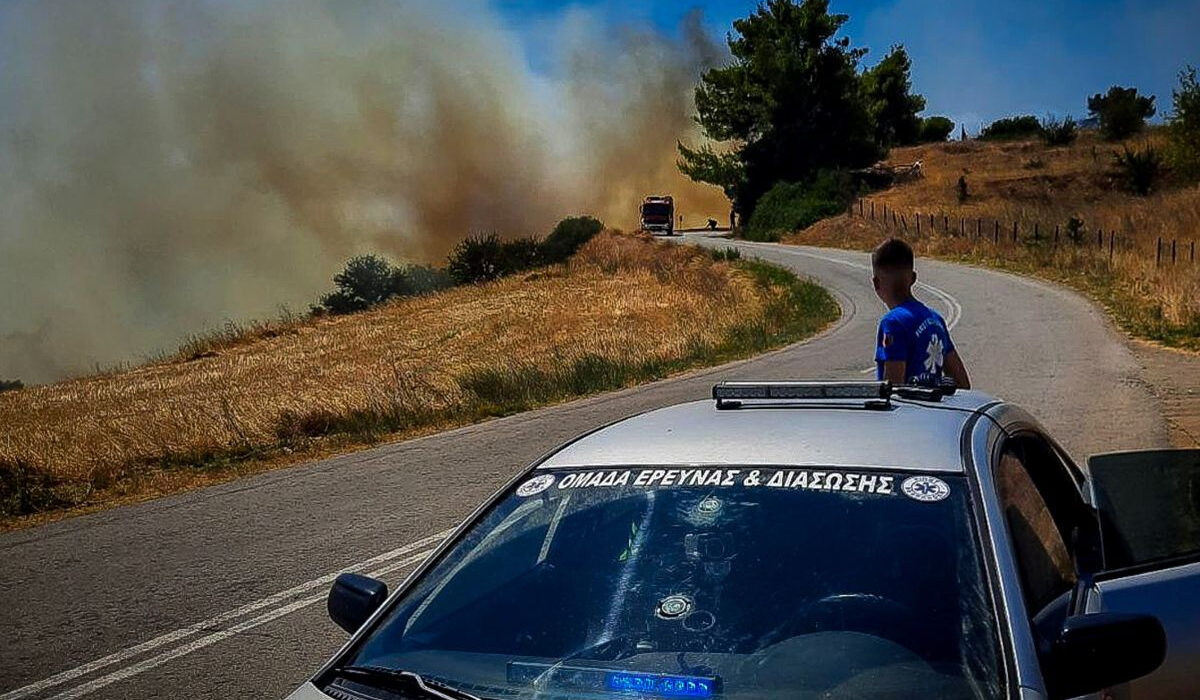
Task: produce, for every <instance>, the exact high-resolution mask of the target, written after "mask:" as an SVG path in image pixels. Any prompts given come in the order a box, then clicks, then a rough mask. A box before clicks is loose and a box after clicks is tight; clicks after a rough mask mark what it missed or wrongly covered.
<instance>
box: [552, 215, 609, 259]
mask: <svg viewBox="0 0 1200 700" xmlns="http://www.w3.org/2000/svg"><path fill="white" fill-rule="evenodd" d="M603 229H604V224H603V223H601V222H600V221H599V220H597V219H593V218H592V217H590V216H572V217H569V218H566V219H563V220H562V221H560V222H558V225H556V226H555V227H554V230H553V231H551V232H550V235H549V236H546V240H544V241H542V259H543V260H544V261H545V262H546V263H560V262H564V261H565V260H566V259H567V258H569V257H571V256H572V255H574V254H575V251H577V250H579V248H580V247H581V246H582V245H583V244H584V243H587V242H588V241H590V240H591V239H592V236H595V235H596V234H597V233H600V231H602V230H603Z"/></svg>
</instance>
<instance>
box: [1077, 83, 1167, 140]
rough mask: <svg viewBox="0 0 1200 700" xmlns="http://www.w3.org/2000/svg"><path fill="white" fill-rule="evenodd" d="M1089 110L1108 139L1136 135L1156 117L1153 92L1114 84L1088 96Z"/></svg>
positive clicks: (1119, 138)
mask: <svg viewBox="0 0 1200 700" xmlns="http://www.w3.org/2000/svg"><path fill="white" fill-rule="evenodd" d="M1087 104H1088V111H1089V112H1091V113H1092V115H1094V116H1095V117H1097V118H1098V119H1099V120H1100V133H1101V134H1103V135H1104V138H1106V139H1108V140H1109V141H1120V140H1121V139H1123V138H1127V137H1129V136H1132V135H1134V134H1136V133H1137V132H1139V131H1141V130H1142V127H1144V126H1145V125H1146V120H1147V119H1149V118H1150V117H1153V116H1154V111H1155V108H1154V95H1151V96H1149V97H1146V96H1145V95H1139V94H1138V91H1137V88H1123V87H1120V86H1117V85H1114V86H1112V87H1110V88H1109V89H1108V92H1107V93H1105V94H1103V95H1101V94H1098V93H1097V94H1095V95H1092V96H1091V97H1089V98H1088V103H1087Z"/></svg>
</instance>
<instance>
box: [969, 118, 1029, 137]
mask: <svg viewBox="0 0 1200 700" xmlns="http://www.w3.org/2000/svg"><path fill="white" fill-rule="evenodd" d="M1041 132H1042V124H1041V122H1039V121H1038V118H1037V117H1035V116H1033V115H1031V114H1027V115H1024V116H1020V117H1005V118H1004V119H997V120H996V121H994V122H992V123H991V124H988V125H987V126H986V127H984V129H983V131H982V132H980V134H979V138H980V139H982V140H984V141H1004V140H1008V139H1024V138H1032V137H1034V136H1037V135H1038V134H1040V133H1041Z"/></svg>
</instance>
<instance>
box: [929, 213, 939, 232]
mask: <svg viewBox="0 0 1200 700" xmlns="http://www.w3.org/2000/svg"><path fill="white" fill-rule="evenodd" d="M929 230H930V231H931V232H932V231H936V230H937V228H936V227H935V226H934V225H933V214H930V215H929Z"/></svg>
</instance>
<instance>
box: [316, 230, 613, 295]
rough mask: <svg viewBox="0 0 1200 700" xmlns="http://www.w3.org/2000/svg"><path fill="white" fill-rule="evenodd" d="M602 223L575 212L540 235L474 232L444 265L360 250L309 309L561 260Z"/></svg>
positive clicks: (475, 279) (425, 290)
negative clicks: (396, 262) (395, 260)
mask: <svg viewBox="0 0 1200 700" xmlns="http://www.w3.org/2000/svg"><path fill="white" fill-rule="evenodd" d="M603 228H604V224H603V223H601V222H600V221H599V220H597V219H594V218H592V217H590V216H574V217H569V218H566V219H563V220H562V221H560V222H558V225H556V226H555V227H554V230H552V231H551V232H550V233H549V234H548V235H547V236H546V237H545V238H538V237H535V236H529V237H525V238H516V239H513V240H503V239H501V238H500V237H499V236H498V235H496V234H494V233H491V234H475V235H472V236H468V237H467V238H465V239H463V240H462V241H459V242H458V244H457V245H455V246H454V249H453V250H452V251H451V252H450V255H449V256H447V258H446V264H445V266H443V267H434V266H432V265H394V264H392V263H391V262H390V261H388V260H387V259H386V258H384V257H382V256H380V255H374V254H368V255H360V256H357V257H355V258H351V259H350V261H349V262H347V263H346V266H345V267H344V268H343V269H342V271H341V272H339V273H337V275H335V276H334V278H333V284H334V289H333V291H331V292H329V293H328V294H325V295H324V296H322V297H321V299H320V301H319V302H318V303H317V304H314V305H313V306H312V307H311V309H310V310H311V312H312V313H313V314H315V315H321V314H327V313H328V314H347V313H354V312H356V311H363V310H366V309H369V308H371V307H373V306H378V305H379V304H382V303H383V302H385V301H388V300H390V299H394V298H396V297H410V296H418V295H421V294H429V293H432V292H436V291H440V290H442V289H447V288H450V287H453V286H456V285H464V284H479V283H482V282H489V281H491V280H494V279H499V278H501V277H504V276H506V275H511V274H514V273H517V272H521V271H524V270H528V269H532V268H534V267H540V266H543V265H553V264H556V263H561V262H565V261H566V260H567V258H569V257H571V256H572V255H574V254H575V251H577V250H579V248H580V247H581V246H583V244H584V243H587V242H588V241H589V240H591V238H592V237H593V236H595V235H596V234H597V233H600V231H601V230H603Z"/></svg>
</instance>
